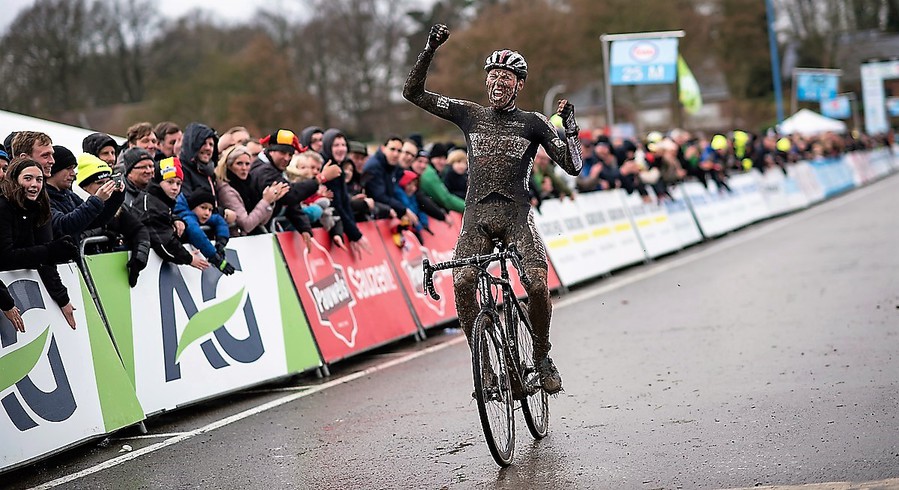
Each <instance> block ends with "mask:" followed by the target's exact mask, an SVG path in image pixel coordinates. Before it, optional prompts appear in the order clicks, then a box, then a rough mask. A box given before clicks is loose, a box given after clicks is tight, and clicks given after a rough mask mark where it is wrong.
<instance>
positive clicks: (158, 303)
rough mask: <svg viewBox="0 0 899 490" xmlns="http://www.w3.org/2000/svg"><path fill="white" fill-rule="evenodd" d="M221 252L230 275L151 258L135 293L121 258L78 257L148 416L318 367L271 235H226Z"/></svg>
mask: <svg viewBox="0 0 899 490" xmlns="http://www.w3.org/2000/svg"><path fill="white" fill-rule="evenodd" d="M225 255H226V258H227V260H228V262H229V263H230V264H232V265H233V266H234V268H235V269H237V272H235V273H234V274H232V275H230V276H225V275H223V274H222V273H221V272H219V271H218V270H217V269H216V268H214V267H210V268H208V269H206V270H204V271H199V270H197V269H194V268H193V267H190V266H178V265H174V264H170V263H167V262H162V260H160V259H159V257H158V256H157V255H156V254H155V253H153V254H150V261H149V263H148V265H147V268H146V269H144V270H143V271H142V272H141V273H140V279H139V280H138V283H137V286H135V287H134V288H129V287H128V277H127V269H126V268H125V263H126V261H127V254H126V253H124V252H119V253H114V254H102V255H93V256H88V257H87V258H86V259H87V264H88V269H89V271H90V274H91V277H92V278H93V281H94V283H95V284H96V287H97V292H98V295H99V297H100V303H101V304H102V305H103V309H104V312H105V313H106V317H107V319H108V321H109V323H110V328H111V330H112V332H113V336H114V338H115V341H116V345H117V346H118V348H119V352H120V354H121V355H122V360H123V362H124V364H125V368H126V371H127V372H128V373H129V375H130V376H131V378H132V379H133V380H134V385H135V388H136V389H137V395H138V398H139V399H140V403H141V406H142V407H143V408H144V412H146V413H147V414H151V413H156V412H159V411H162V410H169V409H173V408H176V407H178V406H179V405H184V404H187V403H191V402H195V401H199V400H202V399H205V398H209V397H213V396H216V395H221V394H223V393H227V392H229V391H233V390H237V389H241V388H246V387H248V386H252V385H255V384H259V383H262V382H265V381H268V380H272V379H276V378H279V377H283V376H286V375H288V374H291V373H296V372H301V371H305V370H309V369H314V368H316V367H318V366H321V359H320V357H319V355H318V351H317V349H316V347H315V343H314V341H313V339H312V335H311V332H310V330H309V326H308V325H307V324H306V320H305V318H304V316H303V311H302V309H301V308H300V304H299V300H298V299H297V296H296V293H295V291H294V287H293V284H292V283H291V281H290V277H289V276H288V274H287V270H286V268H285V265H284V261H283V259H282V257H281V254H280V252H279V250H278V248H277V244H276V243H275V241H274V237H273V236H271V235H260V236H253V237H241V238H233V239H231V241H230V242H229V243H228V248H227V249H226V251H225Z"/></svg>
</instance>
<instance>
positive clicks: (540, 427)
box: [515, 301, 549, 439]
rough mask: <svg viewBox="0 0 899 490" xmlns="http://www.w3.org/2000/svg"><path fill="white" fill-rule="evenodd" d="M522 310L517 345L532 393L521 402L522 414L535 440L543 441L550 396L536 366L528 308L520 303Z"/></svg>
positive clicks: (517, 313)
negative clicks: (543, 385)
mask: <svg viewBox="0 0 899 490" xmlns="http://www.w3.org/2000/svg"><path fill="white" fill-rule="evenodd" d="M518 306H519V308H520V310H515V317H516V320H517V322H516V323H517V324H518V325H517V333H516V335H515V336H516V337H517V338H516V344H517V347H518V361H519V365H520V366H521V377H522V380H523V381H524V385H525V389H526V390H527V391H528V393H530V394H529V395H528V396H527V397H525V398H524V399H523V400H521V414H522V415H524V421H525V423H527V426H528V430H529V431H530V432H531V435H532V436H534V439H543V438H544V437H546V433H547V431H548V430H549V396H548V395H547V394H546V392H545V391H543V388H542V387H541V385H540V376H539V375H538V374H537V368H536V367H535V366H534V337H533V332H532V331H531V321H530V319H529V318H528V307H527V305H526V304H524V303H522V302H521V301H519V302H518Z"/></svg>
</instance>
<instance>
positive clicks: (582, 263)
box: [534, 196, 611, 286]
mask: <svg viewBox="0 0 899 490" xmlns="http://www.w3.org/2000/svg"><path fill="white" fill-rule="evenodd" d="M579 201H580V196H579V197H578V203H577V204H576V203H575V202H574V201H571V200H558V199H551V200H546V201H544V202H543V204H542V205H541V207H540V209H541V212H540V213H537V214H535V215H534V223H535V224H536V226H537V230H538V231H539V232H540V236H541V237H542V238H543V242H544V244H545V245H546V252H547V254H548V255H549V257H550V259H551V260H552V263H553V266H554V267H555V269H556V272H557V273H558V274H559V278H560V279H561V281H562V283H563V284H565V285H566V286H571V285H573V284H577V283H579V282H583V281H586V280H588V279H592V278H594V277H598V276H601V275H602V274H605V273H607V272H609V271H610V270H611V268H610V262H609V260H608V257H607V256H606V255H605V254H604V250H603V247H602V246H601V243H602V242H604V241H606V240H605V239H606V235H604V234H595V233H594V232H593V231H594V229H595V228H596V227H597V226H602V224H601V223H599V222H602V223H604V222H605V216H604V215H602V211H601V210H593V211H594V212H593V213H592V214H591V215H589V216H586V215H585V214H584V212H583V210H582V208H581V207H580V206H579Z"/></svg>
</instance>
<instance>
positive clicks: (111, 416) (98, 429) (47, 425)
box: [0, 264, 144, 470]
mask: <svg viewBox="0 0 899 490" xmlns="http://www.w3.org/2000/svg"><path fill="white" fill-rule="evenodd" d="M58 270H59V273H60V276H61V278H62V281H63V284H65V285H66V288H67V289H68V294H69V298H70V301H71V303H72V305H73V306H74V307H75V321H76V324H77V328H76V329H75V330H72V329H71V328H69V325H68V324H67V323H66V321H65V318H64V317H63V315H62V312H61V311H60V309H59V306H58V305H57V304H56V303H55V302H53V300H52V299H51V298H50V295H49V293H48V292H47V290H46V288H45V287H44V286H43V284H42V283H41V280H40V276H39V275H38V274H37V272H36V271H13V272H3V273H0V279H2V280H3V282H4V283H5V284H6V285H7V286H8V287H9V291H10V294H11V295H12V296H13V299H14V300H15V302H16V305H17V306H18V307H19V311H20V312H21V314H22V318H23V320H24V321H25V332H24V333H22V332H17V331H16V330H15V329H13V327H12V325H11V324H10V323H9V320H7V319H6V317H5V316H0V440H2V441H3V443H2V444H0V469H3V470H5V469H10V468H12V467H14V466H19V465H21V464H23V463H26V462H28V461H30V460H33V459H35V458H37V457H40V456H42V455H45V454H48V453H50V452H52V451H54V450H56V449H59V448H62V447H66V446H69V445H71V444H75V443H77V442H80V441H83V440H85V439H89V438H91V437H95V436H98V435H101V434H105V433H107V432H111V431H114V430H117V429H120V428H122V427H125V426H128V425H131V424H134V423H136V422H139V421H140V420H142V419H143V418H144V414H143V412H142V411H141V409H140V406H139V405H138V403H137V398H136V397H135V395H134V387H133V386H132V385H131V383H130V382H129V380H128V378H127V376H126V374H125V370H124V368H123V367H122V364H121V362H120V361H119V358H118V356H117V355H116V353H115V349H114V348H113V345H112V342H111V340H110V338H109V335H108V333H107V331H106V326H105V325H104V324H103V322H102V321H101V319H100V315H99V313H98V312H97V309H96V306H94V303H93V301H92V300H91V299H90V295H89V294H88V293H87V291H86V288H85V287H84V282H83V280H82V278H81V275H80V273H79V272H78V269H77V267H75V266H74V265H71V264H68V265H60V266H58ZM83 298H87V300H86V301H84V300H83Z"/></svg>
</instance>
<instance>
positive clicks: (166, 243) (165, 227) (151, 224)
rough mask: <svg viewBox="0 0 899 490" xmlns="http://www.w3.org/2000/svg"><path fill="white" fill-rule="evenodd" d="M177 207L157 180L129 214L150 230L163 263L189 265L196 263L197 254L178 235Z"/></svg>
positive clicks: (153, 244) (150, 185)
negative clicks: (175, 225)
mask: <svg viewBox="0 0 899 490" xmlns="http://www.w3.org/2000/svg"><path fill="white" fill-rule="evenodd" d="M174 207H175V201H174V199H172V198H170V197H169V196H167V195H166V194H165V191H163V190H162V187H160V186H159V184H158V183H157V182H155V181H154V182H150V183H149V184H147V189H146V190H145V191H143V192H141V193H140V195H138V196H137V199H135V200H134V202H132V203H131V205H130V206H129V207H128V211H129V212H130V213H131V214H132V215H133V216H134V217H135V218H137V220H138V221H140V222H141V223H143V224H144V226H145V227H146V228H147V232H149V234H150V246H152V247H153V250H155V251H156V253H157V254H158V255H159V257H160V258H161V259H162V260H164V261H166V262H172V263H174V264H181V265H187V264H190V263H191V262H193V255H191V253H190V252H188V251H187V250H186V249H185V248H184V247H183V246H182V245H181V242H180V241H179V240H178V236H177V235H176V234H175V229H174V224H175V216H174V214H173V213H172V208H174Z"/></svg>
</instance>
